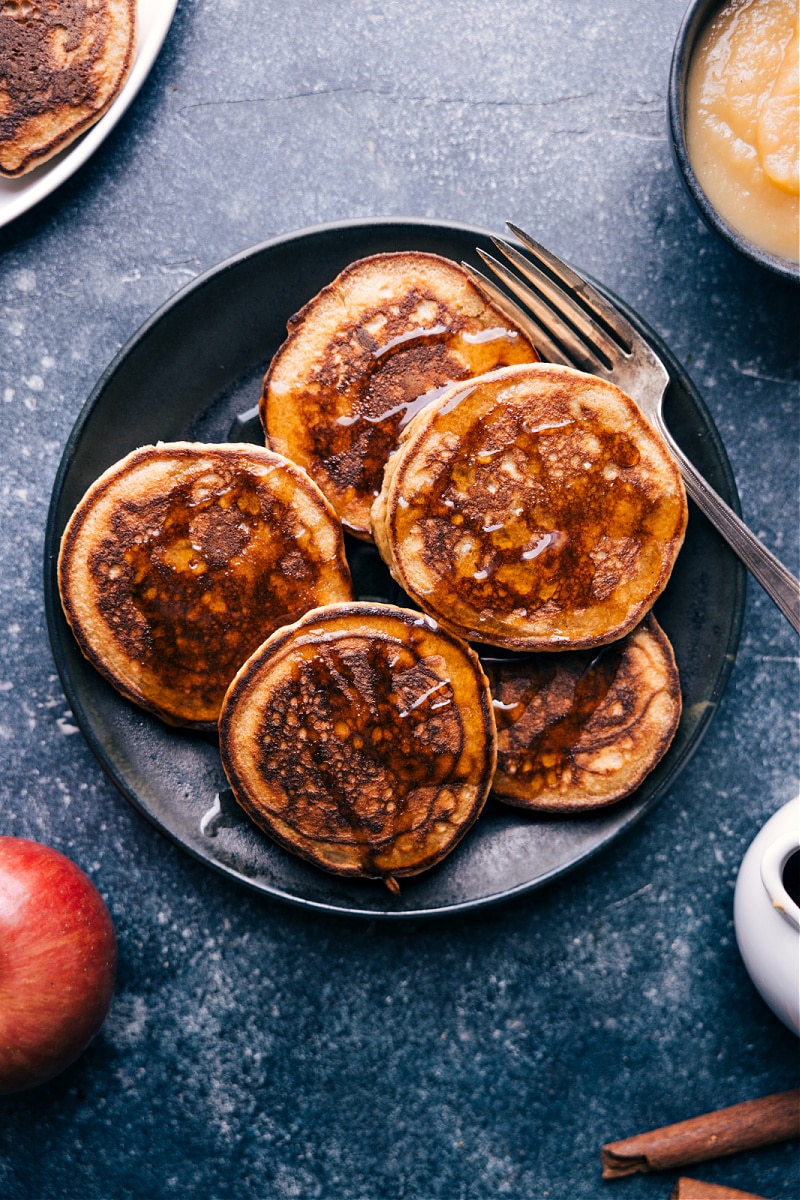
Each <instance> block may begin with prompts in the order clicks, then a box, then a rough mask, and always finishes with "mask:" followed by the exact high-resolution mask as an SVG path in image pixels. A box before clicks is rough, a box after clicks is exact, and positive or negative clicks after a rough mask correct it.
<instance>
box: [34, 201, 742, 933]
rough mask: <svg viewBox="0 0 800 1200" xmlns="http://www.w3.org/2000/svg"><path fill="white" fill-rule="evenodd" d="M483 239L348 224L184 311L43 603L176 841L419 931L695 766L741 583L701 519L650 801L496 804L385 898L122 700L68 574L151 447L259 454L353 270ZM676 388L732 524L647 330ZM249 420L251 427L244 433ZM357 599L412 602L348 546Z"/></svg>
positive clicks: (681, 432) (106, 746) (97, 433)
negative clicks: (310, 330) (306, 346)
mask: <svg viewBox="0 0 800 1200" xmlns="http://www.w3.org/2000/svg"><path fill="white" fill-rule="evenodd" d="M476 246H482V247H483V248H485V249H487V250H489V249H491V245H490V243H489V241H488V235H487V234H486V233H485V231H482V230H477V229H470V228H467V227H464V226H461V225H442V224H431V223H428V222H424V221H411V220H378V221H365V222H348V223H344V224H338V225H329V226H324V227H321V228H317V229H311V230H307V231H304V232H301V233H296V234H292V235H290V236H288V237H283V238H279V239H276V240H275V241H271V242H267V243H265V244H264V245H262V246H256V247H254V248H253V249H250V250H246V251H244V253H242V254H240V255H237V256H236V257H235V258H232V259H230V260H229V261H227V262H225V263H222V264H221V265H220V266H218V267H215V268H214V269H213V270H211V271H209V272H208V273H207V274H205V275H203V276H202V277H201V278H199V279H197V280H195V281H194V282H193V283H191V284H189V286H188V287H186V288H184V289H183V290H182V291H181V292H179V293H178V294H177V295H176V296H175V297H174V298H173V299H172V300H170V301H169V302H168V303H167V304H166V305H165V306H164V307H163V308H162V309H161V310H160V311H159V312H158V313H156V315H155V316H154V317H152V318H151V319H150V320H149V321H148V322H147V324H146V325H144V326H143V328H142V329H140V330H139V332H138V333H137V334H136V335H135V336H134V337H133V338H132V339H131V341H130V342H129V343H128V345H127V346H125V347H124V349H123V350H122V351H121V352H120V353H119V355H118V356H117V358H116V359H115V361H114V362H113V363H112V364H111V366H110V367H109V369H108V370H107V371H106V373H105V375H104V376H103V377H102V379H101V380H100V381H99V383H98V384H97V386H96V388H95V389H94V391H93V393H92V395H91V396H90V397H89V400H88V401H87V403H86V405H85V407H84V409H83V411H82V413H81V415H80V417H79V418H78V421H77V423H76V425H75V428H74V430H73V432H72V435H71V437H70V439H69V442H68V444H67V447H66V449H65V451H64V456H63V459H62V462H61V466H60V469H59V472H58V476H57V478H56V482H55V487H54V489H53V497H52V501H51V505H50V514H49V518H48V526H47V536H46V546H45V602H46V610H47V621H48V627H49V631H50V639H51V642H52V646H53V653H54V656H55V660H56V664H57V666H58V670H59V673H60V675H61V680H62V683H63V686H64V691H65V693H66V695H67V698H68V700H69V703H70V705H71V707H72V711H73V713H74V715H75V719H76V721H77V722H78V724H79V726H80V728H81V729H82V731H83V733H84V735H85V736H86V738H87V740H88V742H89V744H90V746H91V747H92V750H93V751H94V753H95V755H96V756H97V758H98V759H99V761H100V763H101V764H102V766H103V768H104V769H105V770H106V771H107V773H108V774H109V776H110V777H111V779H112V780H113V781H114V783H115V784H116V785H117V787H118V788H119V789H120V791H121V792H122V793H123V794H124V795H125V796H126V797H127V798H128V799H129V800H130V801H131V803H132V804H133V805H135V807H136V808H137V809H138V810H139V811H140V812H141V813H143V814H144V815H145V816H146V817H148V818H149V819H150V820H151V821H152V822H153V823H154V824H155V825H156V826H157V827H158V828H159V829H160V830H162V832H163V833H165V834H167V836H169V837H171V838H172V839H173V840H174V841H175V842H177V843H178V844H179V845H180V846H182V847H183V848H184V849H186V850H188V851H189V853H191V854H193V855H195V856H196V857H197V858H199V859H201V860H202V861H203V862H205V863H207V864H208V865H209V866H212V867H214V868H215V869H217V870H219V871H221V872H223V873H224V874H226V875H229V876H231V877H232V878H234V879H237V880H239V881H240V882H241V883H243V884H245V885H247V886H248V887H251V888H254V889H255V890H257V891H260V892H264V893H267V894H269V895H272V896H279V897H281V898H283V899H285V900H289V901H292V902H294V903H296V904H300V905H305V906H307V907H311V908H319V909H326V910H332V911H336V912H340V913H352V914H363V915H367V916H371V917H390V918H391V917H395V918H396V917H403V916H414V917H420V916H423V915H429V914H433V913H443V912H453V911H455V910H458V909H466V908H471V907H475V906H478V905H483V904H487V903H490V902H492V901H496V900H500V899H502V898H504V897H508V896H512V895H514V894H516V893H519V892H524V891H527V890H528V889H530V888H534V887H537V886H539V885H541V884H543V883H545V882H546V881H548V880H551V879H553V878H554V877H555V876H558V875H559V874H561V873H563V872H564V871H566V870H567V869H569V868H570V867H574V866H575V865H576V864H577V863H579V862H581V861H582V860H583V859H585V858H587V857H588V856H589V855H591V854H592V853H594V852H595V851H597V850H599V849H600V848H601V847H603V846H605V845H607V844H608V843H609V842H610V841H612V840H613V839H614V838H616V837H618V836H619V835H620V834H621V833H622V832H623V831H624V830H626V829H627V828H628V827H629V826H631V825H632V824H633V823H634V822H635V821H636V820H638V819H639V818H640V817H641V816H642V815H643V814H644V813H645V812H646V811H647V810H648V809H649V808H650V807H651V806H652V805H653V804H654V803H655V801H656V800H657V799H658V798H659V797H661V796H662V795H663V794H664V792H665V791H666V789H667V788H668V787H669V786H670V785H671V784H672V783H674V781H675V779H676V777H677V776H678V773H679V772H680V771H681V770H682V768H683V767H684V766H685V765H686V763H687V762H688V760H689V758H690V757H691V755H692V754H693V753H694V751H695V750H696V749H697V746H698V744H699V742H700V739H701V737H702V735H703V733H704V731H705V729H706V728H707V726H708V722H709V720H710V719H711V717H712V715H713V713H714V710H715V708H716V705H717V704H718V702H719V699H720V696H721V694H722V691H723V689H724V686H725V683H726V681H727V678H728V674H729V672H730V669H731V666H732V664H733V660H734V656H735V653H736V647H737V644H738V639H739V631H740V626H741V619H742V608H743V599H744V572H743V570H742V568H741V567H740V566H739V564H738V562H737V561H736V560H735V559H734V557H733V555H732V554H731V553H730V551H729V550H728V549H727V547H726V546H725V545H724V543H723V542H722V541H721V539H720V538H719V536H718V535H717V534H716V532H715V531H714V530H713V529H712V528H711V527H710V526H709V524H708V523H707V521H706V520H705V518H704V517H702V516H701V515H700V514H699V513H698V512H697V510H695V509H694V508H691V511H690V519H689V528H688V532H687V536H686V542H685V545H684V548H683V550H682V552H681V554H680V557H679V559H678V563H677V565H676V567H675V570H674V573H673V576H672V579H671V581H670V584H669V586H668V588H667V590H666V592H665V593H664V595H663V596H662V597H661V599H660V600H659V603H658V606H657V609H656V612H657V615H658V618H659V620H660V621H661V623H662V625H663V626H664V628H665V630H666V632H667V634H668V635H669V637H670V639H671V640H672V644H673V646H674V648H675V654H676V657H677V661H678V666H679V669H680V673H681V681H682V687H683V701H684V711H683V718H682V720H681V725H680V728H679V730H678V733H677V735H676V738H675V740H674V742H673V744H672V746H671V748H670V750H669V751H668V753H667V755H666V756H665V757H664V759H663V760H662V761H661V763H660V764H659V766H658V767H657V768H656V770H655V771H653V773H652V774H651V775H650V776H649V778H648V779H647V780H646V781H645V783H644V784H643V785H642V787H641V788H640V789H639V790H638V791H637V792H636V794H635V795H633V796H632V797H630V798H629V799H628V800H626V801H623V802H622V803H620V804H618V805H615V806H614V807H612V808H609V809H607V810H605V811H602V812H599V813H597V814H596V815H593V816H591V817H579V818H577V817H576V818H571V819H566V818H565V819H555V818H542V817H535V816H532V815H528V814H525V813H522V812H519V811H515V810H514V809H510V808H509V809H506V808H502V807H501V806H500V805H499V804H498V805H495V804H493V803H492V802H491V801H490V803H489V805H488V806H487V808H486V809H485V810H484V813H483V815H482V816H481V818H480V820H479V821H478V823H477V825H476V826H475V827H474V828H473V829H472V830H471V831H470V833H469V834H468V835H467V837H465V838H464V840H463V842H461V843H460V845H459V846H458V847H457V848H456V850H455V851H454V852H453V853H452V854H451V855H450V856H449V857H448V858H447V859H446V860H445V861H444V863H442V864H441V865H440V866H438V867H436V868H435V869H434V870H432V871H430V872H428V873H427V874H425V875H421V876H418V877H416V878H413V879H408V880H403V884H402V893H401V895H400V896H399V897H395V896H392V895H390V893H389V892H388V891H387V889H386V888H385V887H383V885H381V884H378V883H372V882H365V881H359V880H350V879H340V878H338V877H336V876H334V875H328V874H326V873H324V872H322V871H318V870H316V868H314V867H312V866H310V865H308V864H306V863H304V862H302V861H301V860H300V859H297V858H294V857H293V856H291V855H289V854H288V853H286V852H285V851H284V850H282V849H280V848H279V847H278V846H276V845H275V844H274V843H273V842H272V841H271V840H270V839H269V838H268V837H267V836H266V835H265V834H262V833H261V832H260V831H259V830H257V829H256V828H255V826H253V825H252V824H251V823H250V821H249V820H248V819H247V817H245V815H244V814H243V813H242V812H241V810H240V809H239V808H238V806H237V805H236V803H235V802H234V800H233V798H232V796H231V794H230V792H229V791H228V790H227V786H226V781H225V777H224V775H223V771H222V767H221V765H220V760H219V754H218V751H217V748H216V745H215V744H214V742H213V741H212V740H210V739H203V738H202V737H198V736H195V735H192V734H186V733H181V732H176V731H174V730H171V729H168V728H167V727H166V726H165V725H162V724H161V722H160V721H158V720H157V719H156V718H154V717H150V716H149V715H148V714H146V713H144V712H141V711H140V710H139V709H137V708H135V707H134V706H132V705H130V704H129V703H128V702H127V701H125V700H123V699H122V698H121V697H120V696H119V695H118V694H117V693H116V692H115V691H114V690H113V689H112V688H111V687H110V686H109V685H108V684H106V683H105V681H104V680H103V679H101V678H100V676H99V675H97V674H96V673H95V671H94V670H93V669H92V668H91V667H90V666H89V665H88V664H87V663H86V662H85V660H84V659H83V657H82V656H81V654H80V651H79V650H78V648H77V645H76V644H75V642H74V641H73V639H72V636H71V634H70V631H69V629H68V627H67V625H66V622H65V621H64V617H63V615H62V612H61V606H60V603H59V599H58V587H57V582H56V558H57V554H58V546H59V541H60V538H61V534H62V532H63V529H64V526H65V525H66V522H67V520H68V518H69V516H70V514H71V512H72V510H73V509H74V507H75V505H76V504H77V502H78V501H79V500H80V498H81V496H82V495H83V493H84V492H85V491H86V489H87V488H88V486H89V484H90V483H92V481H93V480H94V479H96V478H97V476H98V475H99V474H100V473H101V472H102V471H103V470H105V468H106V467H108V466H109V465H110V464H111V463H113V462H115V461H116V460H117V459H119V458H121V457H122V456H123V455H124V454H127V453H128V452H129V451H130V450H133V449H134V448H135V447H136V446H139V445H142V444H145V443H149V442H155V441H158V440H163V441H171V440H174V439H178V438H187V437H188V438H191V439H194V440H202V441H224V440H226V439H228V438H230V437H234V438H235V440H242V438H243V437H244V438H246V437H250V438H252V440H257V439H258V436H259V435H258V428H257V423H255V422H253V420H252V419H251V418H250V419H248V416H247V414H248V410H252V408H253V406H254V405H255V404H257V402H258V397H259V394H260V383H261V378H262V376H263V374H264V371H265V370H266V367H267V364H268V363H269V360H270V358H271V356H272V354H273V353H274V352H275V350H276V349H277V347H278V346H279V345H280V343H281V342H282V341H283V339H284V337H285V333H286V321H287V318H289V317H290V316H291V315H292V314H293V313H295V312H296V311H297V310H298V309H299V308H301V307H302V305H303V304H304V303H305V302H306V301H307V300H308V299H310V297H311V296H313V295H314V294H315V293H316V292H318V291H319V290H320V288H321V287H323V286H324V285H325V284H327V283H329V282H330V281H331V280H332V279H333V278H334V276H335V275H337V274H338V272H339V271H341V270H342V269H343V268H344V267H345V266H347V264H348V263H350V262H352V261H353V260H354V259H357V258H361V257H363V256H364V255H367V254H375V253H378V252H381V251H389V250H408V249H416V250H423V251H433V252H436V253H438V254H443V255H445V256H447V257H450V258H453V259H455V260H456V261H461V260H462V259H466V260H467V261H472V262H474V263H475V265H476V266H477V265H479V262H478V259H477V257H476V255H475V247H476ZM628 316H629V317H630V319H631V320H632V321H633V323H634V324H635V325H637V326H638V327H639V328H640V329H641V330H642V332H643V333H644V334H645V336H646V337H647V338H648V339H649V340H650V341H651V342H652V343H653V344H654V345H655V347H656V349H657V350H658V352H659V353H660V354H661V355H662V357H663V359H664V361H665V362H666V364H667V367H668V369H669V371H670V376H671V383H670V387H669V392H668V395H667V400H666V416H667V422H668V425H669V427H670V429H671V430H672V432H673V433H674V435H675V437H676V438H677V440H678V442H680V444H681V445H682V446H683V448H684V449H685V451H686V452H687V454H688V455H689V457H690V458H691V459H693V461H694V462H695V463H696V465H697V466H698V467H699V469H700V470H701V471H702V472H703V474H704V475H705V476H706V478H707V479H708V480H709V482H710V483H711V484H712V485H713V486H714V487H715V488H716V489H717V491H718V492H719V493H720V494H721V495H722V496H724V497H725V498H726V499H727V501H728V502H729V503H730V504H731V506H732V507H734V508H738V499H737V496H736V489H735V486H734V483H733V478H732V475H731V471H730V467H729V465H728V462H727V459H726V457H725V452H724V450H723V448H722V445H721V443H720V440H719V436H718V434H717V432H716V430H715V428H714V425H713V423H712V421H711V419H710V417H709V415H708V413H707V411H706V409H705V408H704V406H703V403H702V401H701V400H700V398H699V396H698V395H697V393H696V392H695V391H694V389H693V387H692V385H691V383H690V382H689V380H688V379H687V378H686V376H685V375H684V374H683V372H682V371H681V368H680V367H679V366H678V364H677V362H676V361H675V360H674V358H673V357H672V355H671V354H670V353H669V351H668V350H667V348H666V347H665V346H664V345H663V344H662V343H661V342H660V341H659V340H658V338H657V337H655V335H654V334H653V333H652V331H651V330H649V329H647V327H646V326H644V325H643V324H642V322H641V320H638V319H637V318H636V317H635V315H634V314H632V313H630V312H628ZM240 414H245V416H244V417H243V418H242V417H241V416H240ZM349 549H350V552H351V565H352V567H353V574H354V578H355V581H356V589H357V592H358V594H359V595H360V596H367V595H369V596H375V595H380V594H383V595H384V596H386V597H387V598H389V599H393V600H397V599H398V597H397V594H396V592H395V593H394V594H393V593H392V592H391V590H390V589H391V586H392V585H391V583H390V581H389V580H388V577H387V575H386V573H385V572H384V571H383V569H382V566H381V564H380V563H379V560H377V556H376V554H375V552H374V550H372V548H371V547H368V546H366V545H365V544H363V543H359V544H354V543H351V544H350V547H349Z"/></svg>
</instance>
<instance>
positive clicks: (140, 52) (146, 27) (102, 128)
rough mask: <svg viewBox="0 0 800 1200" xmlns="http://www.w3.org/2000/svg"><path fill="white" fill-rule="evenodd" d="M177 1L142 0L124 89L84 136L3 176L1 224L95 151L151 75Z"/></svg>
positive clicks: (42, 195)
mask: <svg viewBox="0 0 800 1200" xmlns="http://www.w3.org/2000/svg"><path fill="white" fill-rule="evenodd" d="M177 5H178V0H139V6H138V10H137V13H138V18H139V31H138V36H137V39H136V57H135V58H134V60H133V66H132V67H131V72H130V74H129V76H128V78H127V79H126V81H125V86H124V87H123V89H122V91H121V92H120V94H119V95H118V96H117V98H116V100H115V101H114V103H113V104H112V105H111V107H110V108H109V110H108V111H107V112H106V113H104V114H103V116H102V117H101V118H100V120H99V121H98V122H97V124H96V125H92V127H91V129H89V130H87V132H86V133H85V134H84V135H83V137H80V138H78V140H77V141H75V142H73V143H72V145H71V146H68V147H67V148H66V149H65V150H62V151H61V153H60V154H56V155H55V157H54V158H51V159H48V161H47V162H46V163H42V165H41V166H40V167H36V168H35V170H33V171H29V172H28V174H27V175H22V176H20V178H19V179H4V178H2V177H0V226H2V225H7V224H8V222H9V221H13V220H14V218H15V217H18V216H20V214H21V213H24V212H27V211H28V209H29V208H33V206H34V204H38V203H39V201H40V200H43V199H44V198H45V196H49V195H50V193H51V192H54V191H55V189H56V188H57V187H59V186H60V185H61V184H62V183H63V182H64V180H65V179H69V177H70V175H73V174H74V173H75V171H77V169H78V167H80V166H83V164H84V163H85V162H86V160H87V158H89V157H90V155H92V154H94V152H95V150H96V149H97V147H98V146H99V145H100V143H101V142H102V141H104V139H105V138H106V137H107V136H108V135H109V133H110V132H111V130H112V129H113V128H114V126H115V125H116V123H117V121H118V120H119V119H120V117H121V116H122V114H123V113H124V112H125V110H126V109H127V107H128V105H129V104H130V103H131V101H132V100H133V98H134V96H135V95H136V93H137V92H138V91H139V88H140V87H141V86H142V84H143V83H144V81H145V79H146V78H147V76H148V74H149V71H150V68H151V67H152V65H153V63H154V62H155V60H156V56H157V55H158V52H159V50H160V49H161V45H162V43H163V41H164V38H165V37H166V36H167V30H168V29H169V27H170V24H171V23H172V18H173V16H174V15H175V9H176V8H177Z"/></svg>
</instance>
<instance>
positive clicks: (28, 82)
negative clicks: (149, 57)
mask: <svg viewBox="0 0 800 1200" xmlns="http://www.w3.org/2000/svg"><path fill="white" fill-rule="evenodd" d="M135 45H136V0H48V3H42V2H41V0H39V2H38V3H36V2H34V0H31V2H30V3H28V2H26V0H17V2H15V3H6V4H1V5H0V174H3V175H8V176H15V175H24V174H25V172H26V171H30V170H32V169H33V168H34V167H38V166H39V165H40V163H43V162H46V161H47V159H49V158H52V156H53V155H54V154H57V153H58V152H59V150H63V149H64V147H65V146H67V145H69V143H70V142H72V141H74V139H75V138H76V137H78V135H79V134H81V133H83V132H84V130H86V129H88V128H89V126H90V125H93V124H94V123H95V121H97V120H98V119H99V118H100V117H101V116H102V115H103V113H104V112H105V111H106V109H107V108H108V107H109V106H110V105H111V103H112V102H113V101H114V99H115V98H116V97H117V95H118V94H119V92H120V90H121V88H122V85H123V84H124V82H125V80H126V78H127V76H128V72H129V71H130V68H131V65H132V63H133V56H134V50H135Z"/></svg>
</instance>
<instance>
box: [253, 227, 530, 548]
mask: <svg viewBox="0 0 800 1200" xmlns="http://www.w3.org/2000/svg"><path fill="white" fill-rule="evenodd" d="M288 330H289V337H288V339H287V340H286V341H285V342H284V344H283V346H281V348H280V349H279V350H278V352H277V354H276V355H275V357H274V358H273V360H272V363H271V365H270V367H269V370H268V371H267V374H266V376H265V378H264V385H263V390H262V396H261V420H262V423H263V425H264V430H265V433H266V438H267V445H269V446H271V447H272V449H273V450H277V451H278V452H279V453H281V454H285V455H286V457H287V458H291V459H292V461H293V462H297V463H299V464H300V465H301V466H303V467H305V469H306V470H307V471H308V473H309V475H311V477H312V479H314V480H316V482H317V483H318V484H319V486H320V487H321V489H322V491H323V492H324V493H325V495H326V496H327V497H328V499H329V500H330V502H331V504H333V506H334V508H335V509H336V511H337V512H338V514H339V516H340V518H341V520H342V522H343V523H344V525H345V527H346V528H347V529H348V530H349V531H350V532H351V533H354V534H355V535H356V536H357V537H361V538H365V539H367V540H369V539H370V537H371V523H370V509H371V507H372V503H373V501H374V499H375V497H376V496H377V494H378V492H379V491H380V487H381V481H382V479H383V469H384V466H385V465H386V460H387V458H388V457H389V455H390V453H391V452H392V451H393V450H394V448H395V446H396V444H397V439H398V436H399V434H400V431H401V430H402V429H403V427H404V426H405V425H406V424H407V423H408V421H409V420H410V419H411V417H412V416H413V414H414V412H416V411H417V410H418V409H419V408H420V407H422V406H423V405H424V404H426V403H427V402H428V401H429V400H431V399H433V398H434V396H436V395H437V394H438V392H439V390H440V389H441V388H443V387H444V386H446V385H447V384H449V383H451V382H453V381H455V380H459V379H467V378H469V377H470V376H473V375H480V374H483V373H484V372H485V371H491V370H493V369H494V368H495V367H502V366H507V365H511V364H512V363H520V362H535V361H536V360H537V359H538V355H537V353H536V351H535V350H534V348H533V346H532V345H531V343H530V341H529V340H528V338H527V337H526V335H525V334H524V333H523V331H522V329H520V328H518V327H517V326H516V325H514V324H513V323H512V322H511V321H510V320H509V319H508V318H507V317H506V316H504V315H503V314H502V313H501V312H500V311H499V309H496V308H494V307H493V306H492V305H491V304H490V303H488V301H487V300H485V299H484V297H483V296H482V295H481V293H480V292H479V291H478V290H477V289H476V288H475V287H474V285H473V284H472V282H471V280H470V279H469V276H468V275H467V274H466V272H465V271H463V270H462V268H461V267H460V266H458V265H457V264H456V263H454V262H451V261H450V260H449V259H446V258H440V257H439V256H438V255H435V254H423V253H419V252H417V251H408V252H406V253H398V254H377V255H374V256H373V257H371V258H363V259H359V260H358V261H357V262H355V263H352V264H351V266H349V267H347V269H346V270H345V271H343V272H342V273H341V274H340V275H339V276H337V278H336V279H335V280H334V281H333V283H331V284H330V285H329V286H328V287H326V288H323V290H322V291H321V292H320V293H319V294H318V295H317V296H315V297H314V298H313V300H310V301H309V303H308V304H306V306H305V307H304V308H303V309H301V311H300V312H299V313H297V315H296V316H294V317H292V319H291V320H290V321H289V324H288Z"/></svg>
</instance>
